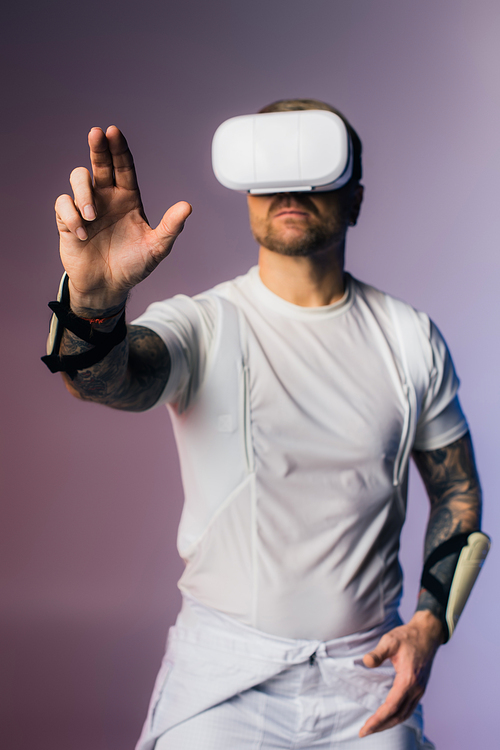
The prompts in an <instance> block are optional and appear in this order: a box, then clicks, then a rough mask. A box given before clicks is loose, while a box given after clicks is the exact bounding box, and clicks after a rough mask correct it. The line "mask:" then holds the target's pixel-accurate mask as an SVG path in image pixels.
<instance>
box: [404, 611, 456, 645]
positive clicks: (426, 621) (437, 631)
mask: <svg viewBox="0 0 500 750" xmlns="http://www.w3.org/2000/svg"><path fill="white" fill-rule="evenodd" d="M419 607H420V605H419ZM408 624H409V625H413V626H415V627H417V628H418V629H419V631H420V632H423V633H425V634H426V636H427V637H428V638H429V639H430V640H432V641H434V642H435V643H436V644H437V646H440V645H441V644H442V643H444V641H445V640H446V635H447V634H446V633H445V628H444V625H443V622H442V620H441V619H440V618H439V617H438V616H437V615H436V614H435V613H434V612H433V611H432V610H430V609H423V608H419V609H417V610H416V612H415V614H414V615H413V617H412V618H411V620H410V622H409V623H408Z"/></svg>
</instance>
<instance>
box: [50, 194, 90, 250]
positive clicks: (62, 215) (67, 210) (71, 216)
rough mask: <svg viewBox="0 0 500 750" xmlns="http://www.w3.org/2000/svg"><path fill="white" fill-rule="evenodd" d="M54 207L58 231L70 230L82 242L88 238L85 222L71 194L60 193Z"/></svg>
mask: <svg viewBox="0 0 500 750" xmlns="http://www.w3.org/2000/svg"><path fill="white" fill-rule="evenodd" d="M55 209H56V221H57V228H58V229H59V232H71V234H74V235H75V236H76V237H78V239H79V240H82V242H83V241H85V240H87V239H88V234H87V230H86V228H85V224H84V222H83V220H82V217H81V215H80V212H79V211H78V210H77V208H76V206H75V203H74V201H73V199H72V198H71V196H69V195H60V196H59V198H58V199H57V200H56V205H55Z"/></svg>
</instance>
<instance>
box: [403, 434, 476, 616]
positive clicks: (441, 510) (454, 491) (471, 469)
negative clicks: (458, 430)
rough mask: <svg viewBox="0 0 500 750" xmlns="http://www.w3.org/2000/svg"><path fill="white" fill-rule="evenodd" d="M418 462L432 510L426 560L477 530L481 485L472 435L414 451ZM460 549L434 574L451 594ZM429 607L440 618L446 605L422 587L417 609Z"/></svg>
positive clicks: (449, 556)
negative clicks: (449, 542)
mask: <svg viewBox="0 0 500 750" xmlns="http://www.w3.org/2000/svg"><path fill="white" fill-rule="evenodd" d="M413 457H414V460H415V463H416V464H417V467H418V469H419V471H420V474H421V476H422V479H423V481H424V484H425V486H426V489H427V492H428V495H429V500H430V504H431V511H430V516H429V522H428V525H427V531H426V535H425V552H424V556H425V559H427V558H428V557H429V555H430V554H431V553H432V552H433V551H434V550H435V549H436V548H437V547H439V545H440V544H442V543H443V542H445V541H446V540H448V539H450V538H451V537H453V536H455V535H457V534H460V533H465V532H473V531H477V530H478V529H479V528H480V525H481V488H480V484H479V478H478V475H477V470H476V466H475V462H474V452H473V448H472V442H471V439H470V435H469V434H467V435H464V437H462V438H460V439H459V440H457V441H456V442H454V443H452V444H451V445H449V446H446V447H445V448H443V449H439V450H435V451H429V452H426V451H415V452H414V454H413ZM459 554H460V553H459V552H455V553H452V554H450V555H448V556H447V557H445V558H444V559H443V560H440V561H439V562H437V563H436V564H435V565H434V566H433V568H432V574H433V575H434V576H435V577H436V578H437V579H438V581H439V582H440V583H441V584H442V585H443V588H444V591H445V592H446V594H448V592H449V589H450V586H451V582H452V579H453V574H454V571H455V567H456V563H457V560H458V557H459ZM423 610H430V611H431V612H432V613H433V614H434V615H435V616H436V617H437V618H439V619H440V620H441V621H443V619H444V614H445V613H444V607H443V605H442V604H441V603H439V602H438V601H437V600H436V598H435V597H434V596H433V594H431V593H430V592H429V591H427V590H426V589H425V588H423V589H422V590H421V591H420V595H419V598H418V605H417V611H423Z"/></svg>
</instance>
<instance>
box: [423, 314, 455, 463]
mask: <svg viewBox="0 0 500 750" xmlns="http://www.w3.org/2000/svg"><path fill="white" fill-rule="evenodd" d="M423 317H424V316H422V318H423ZM425 318H426V321H422V322H423V323H426V324H427V325H426V326H425V328H427V335H428V340H429V343H430V348H431V356H432V364H431V371H430V382H429V387H428V389H427V391H426V393H425V396H424V399H423V402H422V408H421V411H420V415H419V419H418V423H417V431H416V437H415V442H414V444H413V447H414V448H415V449H416V450H420V451H431V450H436V449H437V448H444V447H445V446H446V445H449V444H450V443H453V442H454V441H455V440H458V439H459V438H461V437H463V435H465V433H466V432H467V431H468V429H469V428H468V425H467V421H466V419H465V417H464V414H463V412H462V409H461V407H460V402H459V400H458V396H457V391H458V387H459V385H460V381H459V380H458V377H457V375H456V372H455V368H454V366H453V361H452V359H451V355H450V352H449V350H448V347H447V345H446V342H445V340H444V338H443V336H442V335H441V333H440V331H439V329H438V328H437V326H435V325H434V323H433V322H432V321H429V319H428V318H427V316H425Z"/></svg>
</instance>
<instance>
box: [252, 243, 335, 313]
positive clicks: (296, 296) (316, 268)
mask: <svg viewBox="0 0 500 750" xmlns="http://www.w3.org/2000/svg"><path fill="white" fill-rule="evenodd" d="M259 273H260V278H261V280H262V282H263V284H265V286H267V288H268V289H270V290H271V292H274V294H277V295H278V297H281V298H282V299H284V300H286V301H287V302H291V303H292V304H294V305H300V306H301V307H323V306H325V305H331V304H333V303H334V302H337V301H338V300H340V299H341V298H342V296H343V295H344V291H345V285H344V244H342V246H341V247H338V248H335V250H325V251H323V252H320V253H314V254H313V255H311V256H307V257H296V256H290V255H281V254H280V253H276V252H273V251H271V250H268V249H267V248H266V247H263V246H262V245H261V246H260V248H259Z"/></svg>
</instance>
